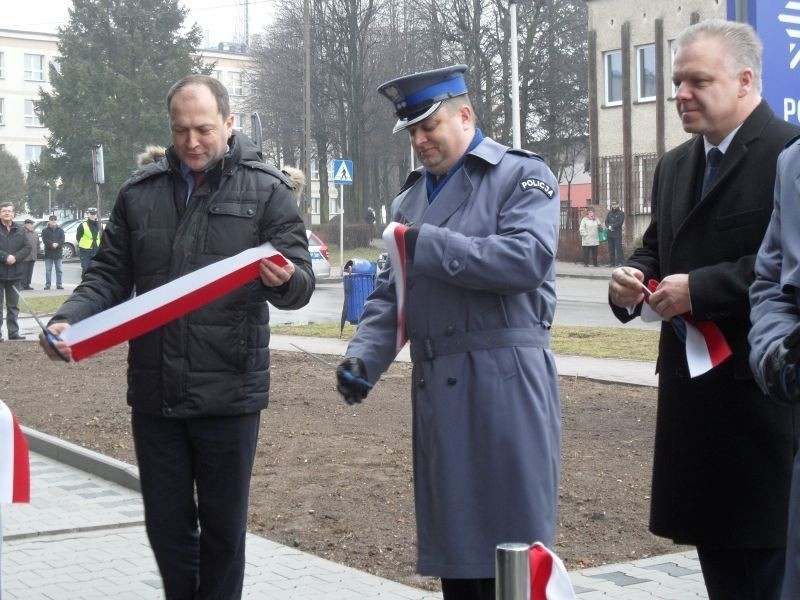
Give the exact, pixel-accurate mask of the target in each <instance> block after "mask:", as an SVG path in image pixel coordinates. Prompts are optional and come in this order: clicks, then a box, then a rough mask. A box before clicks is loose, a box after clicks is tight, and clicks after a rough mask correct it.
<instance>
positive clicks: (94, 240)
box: [75, 208, 103, 276]
mask: <svg viewBox="0 0 800 600" xmlns="http://www.w3.org/2000/svg"><path fill="white" fill-rule="evenodd" d="M102 235H103V227H102V225H101V224H100V222H99V221H98V220H97V209H96V208H87V209H86V220H85V221H84V222H83V223H81V224H80V225H78V228H77V229H76V230H75V241H77V243H78V251H79V252H80V256H81V276H83V274H84V273H86V268H87V267H88V266H89V263H90V262H91V260H92V259H93V258H94V256H95V254H97V248H98V247H99V246H100V237H101V236H102Z"/></svg>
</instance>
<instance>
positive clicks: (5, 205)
mask: <svg viewBox="0 0 800 600" xmlns="http://www.w3.org/2000/svg"><path fill="white" fill-rule="evenodd" d="M6 207H11V210H14V203H13V202H3V203H0V208H6Z"/></svg>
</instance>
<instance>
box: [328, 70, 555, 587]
mask: <svg viewBox="0 0 800 600" xmlns="http://www.w3.org/2000/svg"><path fill="white" fill-rule="evenodd" d="M466 69H467V67H466V66H465V65H457V66H453V67H446V68H443V69H435V70H433V71H427V72H424V73H417V74H414V75H409V76H405V77H400V78H399V79H395V80H393V81H390V82H388V83H385V84H383V85H382V86H380V87H379V88H378V91H379V92H380V93H381V94H383V95H384V96H386V97H387V98H388V99H389V100H391V101H392V102H393V103H394V106H395V110H396V113H397V116H398V118H399V120H398V121H397V124H396V125H395V127H394V131H395V132H397V131H407V132H408V135H409V136H410V138H411V144H412V146H413V148H414V151H415V152H416V154H417V156H418V157H419V160H420V162H421V163H422V167H420V168H419V169H418V170H416V171H414V172H413V173H411V174H410V175H409V177H408V179H407V180H406V183H405V185H403V189H402V191H401V192H400V194H399V195H398V196H397V197H396V198H395V199H394V201H393V203H392V210H391V213H392V218H393V220H394V221H398V222H401V223H407V224H413V225H411V226H410V227H409V229H408V231H407V232H406V233H405V237H404V244H403V245H404V250H405V255H406V257H407V264H406V269H407V280H406V283H407V294H406V303H405V306H406V312H405V319H404V323H405V327H404V332H405V333H406V334H407V336H408V338H409V342H410V345H411V360H412V362H413V364H414V368H413V372H412V383H411V389H412V403H413V405H414V410H413V413H414V423H413V432H414V498H415V506H416V517H417V553H418V559H417V571H418V572H419V573H420V574H422V575H430V576H435V577H440V578H441V579H442V590H443V594H444V598H445V600H456V599H457V600H483V599H492V600H493V599H494V597H495V579H494V577H495V547H496V546H497V544H499V543H502V542H507V541H509V540H516V541H526V542H529V543H532V542H534V541H537V540H538V541H541V542H542V543H544V544H545V545H551V546H552V544H553V542H554V535H555V520H556V503H557V500H558V479H559V452H560V450H559V449H560V441H561V417H560V405H559V399H558V377H557V374H556V367H555V362H554V360H553V356H552V355H551V354H550V350H549V346H550V324H551V323H552V322H553V313H554V311H555V304H556V295H555V270H554V260H555V259H554V257H555V254H556V247H557V241H558V225H559V200H558V182H557V181H556V179H555V177H554V176H553V174H552V173H551V172H550V169H548V168H547V165H545V163H544V162H543V161H542V160H541V159H540V158H539V157H538V156H536V155H535V154H532V153H530V152H527V151H525V150H516V149H511V148H507V147H506V146H502V145H500V144H498V143H497V142H495V141H494V140H492V139H490V138H487V137H484V135H483V133H482V132H481V130H480V129H478V128H477V127H476V124H475V115H474V112H473V109H472V104H471V103H470V100H469V97H468V96H467V86H466V81H465V79H464V73H465V71H466ZM402 270H403V265H397V264H393V265H390V268H389V269H387V270H385V271H383V272H382V273H381V274H380V275H379V278H378V286H377V288H376V289H375V291H374V292H373V294H372V295H371V296H370V297H369V299H368V300H367V303H366V307H365V309H364V313H363V316H362V317H361V320H360V321H359V324H358V329H357V331H356V333H355V336H354V337H353V339H352V341H351V342H350V344H349V345H348V348H347V353H346V356H347V358H346V359H345V360H344V361H343V362H342V363H341V364H340V365H339V368H338V370H337V378H338V389H339V392H340V393H341V394H342V395H343V396H344V398H345V400H346V401H347V402H348V403H353V402H360V401H361V400H362V399H363V398H365V397H366V395H367V391H368V390H367V389H366V388H365V387H364V386H363V385H361V384H359V382H358V381H357V380H356V379H354V378H353V376H355V378H362V379H364V380H367V381H369V382H370V383H377V382H378V380H379V379H380V376H381V373H383V372H384V371H386V369H387V368H388V367H389V365H390V364H391V363H392V360H393V359H394V358H395V356H396V354H397V352H398V348H397V345H396V344H397V327H398V325H397V323H398V306H397V296H398V290H397V285H398V284H397V283H396V282H395V281H394V280H393V278H394V277H395V275H394V274H395V273H397V272H398V271H402Z"/></svg>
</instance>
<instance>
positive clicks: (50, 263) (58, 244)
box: [42, 215, 65, 290]
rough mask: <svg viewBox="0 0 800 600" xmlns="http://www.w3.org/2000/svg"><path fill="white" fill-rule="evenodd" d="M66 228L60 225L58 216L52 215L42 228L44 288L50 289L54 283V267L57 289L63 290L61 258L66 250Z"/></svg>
mask: <svg viewBox="0 0 800 600" xmlns="http://www.w3.org/2000/svg"><path fill="white" fill-rule="evenodd" d="M64 242H65V239H64V230H63V229H61V227H59V226H58V217H56V216H55V215H50V217H49V218H48V220H47V227H45V228H44V229H42V245H43V246H44V289H46V290H49V289H50V286H51V284H52V281H53V279H52V276H53V269H55V271H56V289H59V290H63V289H64V285H63V280H62V276H61V259H62V256H63V252H64Z"/></svg>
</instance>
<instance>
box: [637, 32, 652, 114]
mask: <svg viewBox="0 0 800 600" xmlns="http://www.w3.org/2000/svg"><path fill="white" fill-rule="evenodd" d="M636 62H637V74H638V78H639V100H640V101H642V100H655V99H656V47H655V46H654V45H653V44H650V45H649V46H640V47H639V48H637V49H636Z"/></svg>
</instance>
